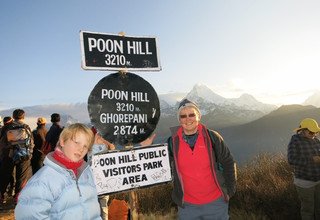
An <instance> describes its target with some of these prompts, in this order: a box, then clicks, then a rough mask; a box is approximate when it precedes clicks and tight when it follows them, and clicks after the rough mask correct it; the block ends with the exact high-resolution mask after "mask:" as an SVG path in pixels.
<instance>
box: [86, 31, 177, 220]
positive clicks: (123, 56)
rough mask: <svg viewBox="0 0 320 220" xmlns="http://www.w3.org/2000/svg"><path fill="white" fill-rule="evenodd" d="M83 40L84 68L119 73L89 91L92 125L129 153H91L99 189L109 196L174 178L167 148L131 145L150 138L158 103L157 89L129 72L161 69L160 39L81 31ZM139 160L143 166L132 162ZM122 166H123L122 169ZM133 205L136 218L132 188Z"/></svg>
mask: <svg viewBox="0 0 320 220" xmlns="http://www.w3.org/2000/svg"><path fill="white" fill-rule="evenodd" d="M80 43H81V58H82V59H81V60H82V62H81V67H82V68H83V69H84V70H117V71H119V72H118V73H113V74H110V75H109V76H106V77H104V78H103V79H101V80H100V81H99V83H98V84H97V85H96V86H95V87H94V89H93V90H92V92H91V93H90V96H89V98H88V112H89V116H90V120H91V123H92V124H93V125H94V126H95V128H96V129H97V130H98V131H99V133H100V134H101V135H102V136H103V138H104V139H106V140H108V141H110V142H113V143H115V144H116V146H117V145H118V146H119V145H121V146H124V147H125V148H129V151H128V150H127V151H124V152H123V153H120V152H119V153H117V154H113V153H107V154H102V155H96V156H93V163H92V165H91V168H92V169H93V172H94V176H95V181H96V185H97V190H98V192H99V193H101V194H108V193H112V192H115V191H116V190H120V191H121V190H128V189H129V188H131V187H132V188H137V187H139V186H143V185H150V184H151V185H152V184H156V183H159V182H161V180H163V181H170V180H171V171H170V166H169V161H168V152H167V146H162V147H157V149H156V148H154V149H153V148H149V147H147V148H141V149H138V148H137V149H135V148H133V144H137V143H140V142H141V141H143V140H145V139H146V138H148V137H149V136H150V135H151V134H152V132H153V131H154V129H155V128H156V125H157V123H158V121H159V117H160V104H159V99H158V96H157V94H156V92H155V90H154V89H153V87H152V86H151V85H150V84H149V83H148V82H147V81H145V80H144V79H142V78H141V77H139V76H137V75H135V74H133V73H129V72H128V71H133V70H136V71H160V70H161V66H160V60H159V58H158V47H157V38H155V37H134V36H124V35H123V34H122V35H114V34H108V33H98V32H88V31H80ZM160 148H161V150H159V149H160ZM158 150H159V151H158ZM142 151H146V152H145V153H146V155H149V156H150V157H149V158H144V157H143V156H141V155H144V153H142ZM128 152H129V154H128ZM130 152H131V153H130ZM156 152H158V153H159V154H157V153H156ZM118 154H119V155H118ZM122 154H123V155H122ZM151 155H158V157H160V158H151ZM111 158H113V159H111ZM122 158H123V159H122ZM138 159H139V161H140V162H141V164H142V165H140V164H135V163H133V164H130V165H129V163H130V162H135V161H138ZM150 159H156V160H155V161H150ZM130 160H132V161H130ZM110 161H113V162H115V164H111V162H110ZM123 161H125V162H123ZM109 162H110V164H109ZM107 163H108V164H107ZM119 166H120V167H124V168H123V169H125V170H123V171H120V170H118V169H119ZM121 169H122V168H121ZM131 169H134V170H131ZM120 172H123V175H120ZM140 172H142V173H140ZM119 175H120V176H119ZM115 177H117V178H115ZM127 187H129V188H127ZM129 203H130V207H131V210H132V212H131V216H132V219H138V213H137V209H136V208H137V207H138V204H137V195H136V193H135V192H134V191H130V194H129Z"/></svg>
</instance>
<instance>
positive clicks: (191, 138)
mask: <svg viewBox="0 0 320 220" xmlns="http://www.w3.org/2000/svg"><path fill="white" fill-rule="evenodd" d="M177 116H178V121H179V123H180V126H177V127H174V128H170V129H171V137H170V138H169V139H168V149H169V154H170V159H171V161H172V173H173V180H174V182H173V191H172V199H173V201H174V202H175V203H176V204H177V205H178V217H179V219H184V220H188V219H190V220H191V219H221V220H223V219H229V214H228V206H229V199H230V198H231V197H232V196H233V195H234V193H235V190H236V166H235V162H234V159H233V157H232V155H231V153H230V150H229V148H228V147H227V145H226V143H225V142H224V140H223V138H222V136H221V135H220V134H219V133H218V132H216V131H213V130H210V129H208V128H206V126H205V125H203V124H202V123H200V119H201V112H200V110H199V108H198V106H197V105H196V104H195V103H194V102H192V101H190V100H188V99H184V100H182V101H181V103H180V104H179V108H178V115H177Z"/></svg>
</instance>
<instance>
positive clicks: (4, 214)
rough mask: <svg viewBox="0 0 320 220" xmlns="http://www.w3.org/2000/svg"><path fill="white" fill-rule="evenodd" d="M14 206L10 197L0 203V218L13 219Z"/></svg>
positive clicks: (2, 219) (4, 219) (0, 219)
mask: <svg viewBox="0 0 320 220" xmlns="http://www.w3.org/2000/svg"><path fill="white" fill-rule="evenodd" d="M14 206H15V205H14V201H13V198H12V197H10V198H8V199H7V200H6V202H5V203H2V204H0V220H14Z"/></svg>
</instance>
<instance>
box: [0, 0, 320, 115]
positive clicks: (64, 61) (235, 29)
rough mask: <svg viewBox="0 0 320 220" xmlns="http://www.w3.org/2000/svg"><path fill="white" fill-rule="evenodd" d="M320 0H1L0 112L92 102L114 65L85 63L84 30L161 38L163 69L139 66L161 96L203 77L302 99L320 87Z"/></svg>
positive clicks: (263, 95)
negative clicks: (94, 67) (101, 67)
mask: <svg viewBox="0 0 320 220" xmlns="http://www.w3.org/2000/svg"><path fill="white" fill-rule="evenodd" d="M319 11H320V1H318V0H313V1H310V0H305V1H301V0H299V1H298V0H268V1H256V0H241V1H236V0H234V1H223V0H220V1H218V0H204V1H191V0H184V1H183V0H177V1H169V0H162V1H152V0H141V1H140V0H137V1H132V0H127V1H124V0H105V1H101V0H90V1H84V0H68V1H62V0H55V1H40V0H33V1H17V0H3V1H1V3H0V27H1V41H0V48H1V52H0V72H1V86H0V93H1V98H0V109H6V108H11V107H24V106H32V105H41V104H56V103H77V102H86V101H87V99H88V96H89V94H90V92H91V90H92V89H93V87H94V86H95V85H96V84H97V83H98V82H99V80H100V79H102V78H103V77H104V76H106V75H108V74H110V73H113V72H112V71H111V72H110V71H88V70H87V71H85V70H83V69H81V50H80V37H79V31H80V30H86V31H93V32H103V33H113V34H117V33H119V32H121V31H123V32H125V33H126V34H127V35H130V36H155V37H157V38H158V46H159V56H160V61H161V66H162V70H161V71H160V72H134V73H136V74H138V75H139V76H141V77H143V78H144V79H145V80H147V81H148V82H149V83H150V84H151V85H152V86H153V87H154V88H155V90H156V91H157V93H158V94H164V93H169V92H188V91H190V90H191V89H192V87H193V86H194V85H195V84H196V83H202V84H205V85H207V86H208V87H209V88H211V89H212V90H213V91H214V92H216V93H217V94H219V95H222V96H224V97H226V98H234V97H239V96H240V95H241V94H242V93H249V94H252V95H253V96H254V97H256V98H257V99H258V100H259V101H262V102H266V103H272V104H292V103H301V102H302V101H304V99H305V98H306V97H308V96H309V95H311V94H312V93H313V92H315V91H316V90H318V88H319V80H320V76H319V73H320V13H319Z"/></svg>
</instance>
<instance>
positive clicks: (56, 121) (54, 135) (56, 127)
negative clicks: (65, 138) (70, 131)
mask: <svg viewBox="0 0 320 220" xmlns="http://www.w3.org/2000/svg"><path fill="white" fill-rule="evenodd" d="M51 122H52V125H51V127H50V129H49V131H48V133H47V135H46V141H47V142H49V143H50V145H51V147H52V149H51V151H53V150H54V148H55V147H56V145H57V142H58V140H59V135H60V133H61V132H62V130H63V127H61V125H60V115H59V114H58V113H53V114H52V115H51Z"/></svg>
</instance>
